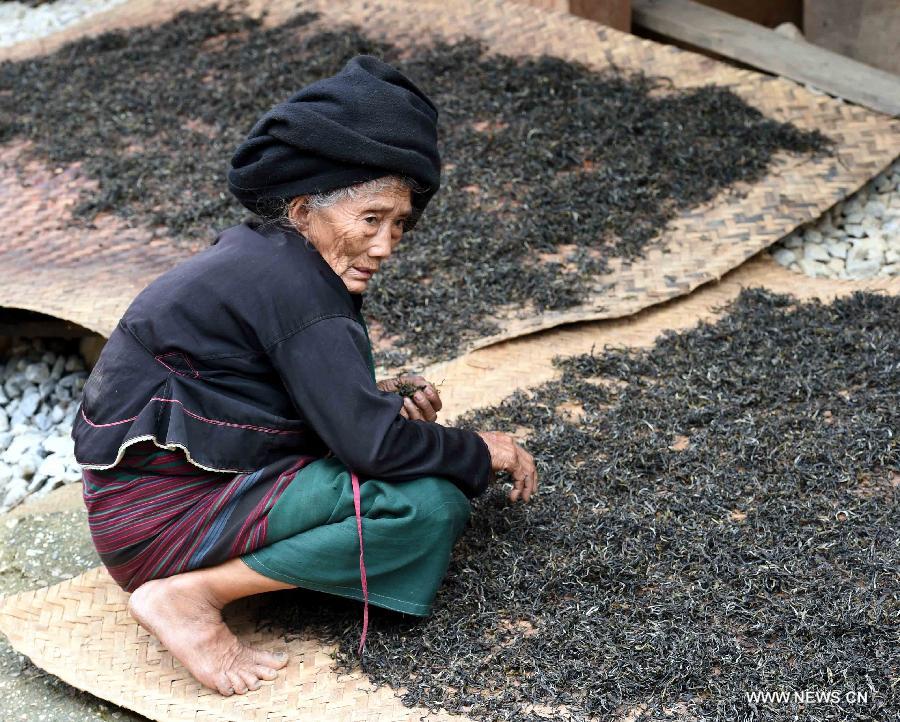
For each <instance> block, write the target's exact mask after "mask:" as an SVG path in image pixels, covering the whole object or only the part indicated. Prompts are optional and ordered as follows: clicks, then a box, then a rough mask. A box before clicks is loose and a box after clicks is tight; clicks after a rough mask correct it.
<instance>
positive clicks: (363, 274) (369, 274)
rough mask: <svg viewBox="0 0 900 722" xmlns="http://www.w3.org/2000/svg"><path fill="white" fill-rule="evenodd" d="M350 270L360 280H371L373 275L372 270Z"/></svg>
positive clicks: (373, 271) (353, 267)
mask: <svg viewBox="0 0 900 722" xmlns="http://www.w3.org/2000/svg"><path fill="white" fill-rule="evenodd" d="M351 268H352V270H353V271H355V272H356V275H357V276H359V277H360V278H366V279H368V278H372V275H373V274H374V273H375V269H374V268H363V267H361V266H352V267H351Z"/></svg>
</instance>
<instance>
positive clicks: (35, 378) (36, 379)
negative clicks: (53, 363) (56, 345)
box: [25, 363, 50, 384]
mask: <svg viewBox="0 0 900 722" xmlns="http://www.w3.org/2000/svg"><path fill="white" fill-rule="evenodd" d="M49 378H50V367H49V366H48V365H47V364H45V363H36V364H28V366H26V367H25V380H26V381H30V382H31V383H34V384H39V383H41V382H42V381H47V380H49Z"/></svg>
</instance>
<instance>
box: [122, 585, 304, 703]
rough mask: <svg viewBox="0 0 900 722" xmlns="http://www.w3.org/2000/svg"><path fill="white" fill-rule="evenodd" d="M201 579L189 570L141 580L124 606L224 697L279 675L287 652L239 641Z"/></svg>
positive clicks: (217, 600)
mask: <svg viewBox="0 0 900 722" xmlns="http://www.w3.org/2000/svg"><path fill="white" fill-rule="evenodd" d="M204 581H205V580H204V576H203V575H202V574H198V573H197V572H187V573H185V574H178V575H175V576H172V577H168V578H166V579H155V580H151V581H149V582H145V583H144V584H142V585H141V586H140V587H138V588H137V589H136V590H135V591H134V592H133V593H132V595H131V599H129V601H128V611H129V612H130V613H131V615H132V616H133V617H134V618H135V619H136V620H137V621H138V622H139V623H140V625H141V626H142V627H143V628H144V629H146V630H147V631H148V632H150V633H151V634H153V635H154V636H155V637H156V638H157V639H159V641H160V642H162V644H163V645H164V646H165V647H166V649H168V650H169V651H170V652H171V653H172V655H173V656H174V657H175V659H177V660H178V661H179V662H181V663H182V664H183V665H184V666H185V667H187V669H188V671H189V672H190V673H191V674H192V675H194V677H195V678H196V679H197V681H198V682H200V683H201V684H203V685H205V686H206V687H209V688H210V689H214V690H217V691H218V692H219V693H220V694H223V695H225V696H226V697H229V696H231V695H232V694H233V693H235V692H236V693H237V694H244V693H245V692H247V691H248V690H255V689H259V687H260V684H261V683H260V680H273V679H275V677H277V672H276V670H278V669H281V668H282V667H284V666H285V665H286V664H287V662H288V657H287V655H286V654H283V653H277V654H276V653H272V652H266V651H263V650H260V649H254V648H252V647H248V646H246V645H244V644H241V642H240V640H238V638H237V637H235V636H234V634H232V632H231V630H230V629H228V627H227V625H226V624H225V622H224V621H223V620H222V612H221V610H222V607H223V606H224V605H225V603H226V602H223V601H222V600H221V599H219V598H217V597H216V596H215V595H214V594H212V593H211V592H210V589H209V587H208V585H207V584H205V583H204ZM285 586H287V585H285ZM226 601H227V600H226Z"/></svg>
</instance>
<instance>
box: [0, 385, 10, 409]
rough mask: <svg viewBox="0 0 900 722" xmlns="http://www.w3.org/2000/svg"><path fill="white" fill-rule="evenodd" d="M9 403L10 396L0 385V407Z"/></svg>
mask: <svg viewBox="0 0 900 722" xmlns="http://www.w3.org/2000/svg"><path fill="white" fill-rule="evenodd" d="M7 403H9V396H7V395H6V392H5V391H4V390H3V386H2V385H0V406H3V405H5V404H7Z"/></svg>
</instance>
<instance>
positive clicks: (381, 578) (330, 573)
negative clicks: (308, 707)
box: [240, 458, 471, 616]
mask: <svg viewBox="0 0 900 722" xmlns="http://www.w3.org/2000/svg"><path fill="white" fill-rule="evenodd" d="M359 488H360V517H361V523H362V538H363V551H364V562H365V571H366V579H367V582H368V585H367V586H368V600H369V602H371V603H372V604H376V605H378V606H379V607H384V608H386V609H392V610H395V611H398V612H404V613H406V614H415V615H417V616H427V615H428V614H430V612H431V607H432V604H433V602H434V598H435V595H436V594H437V590H438V588H439V587H440V585H441V582H442V581H443V578H444V575H445V574H446V572H447V566H448V565H449V563H450V553H451V551H452V549H453V545H454V544H455V542H456V540H457V539H458V538H459V536H460V535H461V534H462V532H463V530H464V529H465V527H466V524H467V522H468V520H469V516H470V514H471V505H470V502H469V500H468V499H467V498H466V496H465V494H463V493H462V491H460V490H459V488H457V487H456V485H455V484H453V482H451V481H449V480H447V479H443V478H440V477H436V476H426V477H421V478H419V479H415V480H413V481H404V482H385V481H379V480H377V479H366V480H365V481H363V482H362V483H361V484H360V487H359ZM359 553H360V547H359V536H358V530H357V519H356V513H355V506H354V499H353V486H352V483H351V477H350V473H349V472H348V471H347V468H346V467H345V466H344V465H343V464H342V463H341V462H340V461H338V460H337V459H335V458H326V459H319V460H317V461H314V462H312V463H310V464H308V465H307V466H305V467H303V468H302V469H301V470H300V471H298V472H297V473H296V474H295V476H294V478H293V479H292V480H291V482H290V484H289V485H288V487H287V488H286V489H285V490H284V492H283V493H282V495H281V496H280V498H279V499H278V501H277V502H276V503H275V505H274V506H273V507H272V509H271V510H270V511H269V514H268V525H267V530H266V534H265V541H264V546H262V547H260V548H259V549H257V550H256V551H253V552H251V553H249V554H245V555H244V556H242V557H240V559H241V560H242V561H243V562H244V563H245V564H247V566H249V567H250V568H251V569H253V570H254V571H257V572H259V573H260V574H262V575H264V576H266V577H269V578H271V579H277V580H279V581H282V582H285V583H288V584H293V585H295V586H299V587H305V588H307V589H313V590H316V591H320V592H328V593H330V594H336V595H338V596H341V597H349V598H351V599H358V600H361V601H362V600H363V598H364V597H363V589H362V583H361V579H360V558H359Z"/></svg>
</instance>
